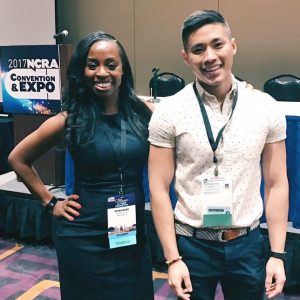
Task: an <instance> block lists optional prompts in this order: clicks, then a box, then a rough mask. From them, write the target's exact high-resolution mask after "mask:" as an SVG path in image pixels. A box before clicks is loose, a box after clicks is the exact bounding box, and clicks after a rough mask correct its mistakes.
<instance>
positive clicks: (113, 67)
mask: <svg viewBox="0 0 300 300" xmlns="http://www.w3.org/2000/svg"><path fill="white" fill-rule="evenodd" d="M107 68H108V69H109V70H111V71H114V70H115V69H116V68H117V65H116V64H115V63H109V64H108V65H107Z"/></svg>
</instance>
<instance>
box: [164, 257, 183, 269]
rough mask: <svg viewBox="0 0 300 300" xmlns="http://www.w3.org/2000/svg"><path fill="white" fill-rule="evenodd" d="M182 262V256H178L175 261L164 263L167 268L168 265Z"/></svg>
mask: <svg viewBox="0 0 300 300" xmlns="http://www.w3.org/2000/svg"><path fill="white" fill-rule="evenodd" d="M179 260H182V256H178V257H177V258H175V259H172V260H166V261H165V263H166V265H167V266H168V267H169V266H170V265H172V264H174V263H175V262H176V261H179Z"/></svg>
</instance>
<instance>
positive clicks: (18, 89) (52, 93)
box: [0, 45, 62, 114]
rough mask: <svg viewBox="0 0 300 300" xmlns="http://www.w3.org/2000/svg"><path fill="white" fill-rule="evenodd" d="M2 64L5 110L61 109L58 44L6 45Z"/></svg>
mask: <svg viewBox="0 0 300 300" xmlns="http://www.w3.org/2000/svg"><path fill="white" fill-rule="evenodd" d="M0 64H1V65H0V66H1V85H2V97H3V110H4V112H7V113H24V114H55V113H57V112H59V111H61V98H62V95H61V78H60V75H61V74H60V60H59V47H58V45H37V46H2V47H0Z"/></svg>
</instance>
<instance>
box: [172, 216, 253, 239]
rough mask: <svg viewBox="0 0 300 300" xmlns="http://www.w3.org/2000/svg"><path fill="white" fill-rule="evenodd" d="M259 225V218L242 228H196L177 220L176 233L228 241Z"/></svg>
mask: <svg viewBox="0 0 300 300" xmlns="http://www.w3.org/2000/svg"><path fill="white" fill-rule="evenodd" d="M258 226H259V220H256V221H254V222H253V224H252V225H251V226H249V227H242V228H227V229H226V228H224V229H211V228H195V227H192V226H190V225H187V224H182V223H180V222H179V221H176V220H175V229H176V234H179V235H184V236H189V237H195V238H197V239H201V240H208V241H218V242H227V241H231V240H234V239H236V238H238V237H240V236H243V235H246V234H247V233H248V232H249V231H252V230H254V229H255V228H257V227H258Z"/></svg>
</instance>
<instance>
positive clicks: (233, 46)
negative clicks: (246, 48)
mask: <svg viewBox="0 0 300 300" xmlns="http://www.w3.org/2000/svg"><path fill="white" fill-rule="evenodd" d="M231 45H232V49H233V55H235V54H236V52H237V45H236V40H235V38H232V39H231Z"/></svg>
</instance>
